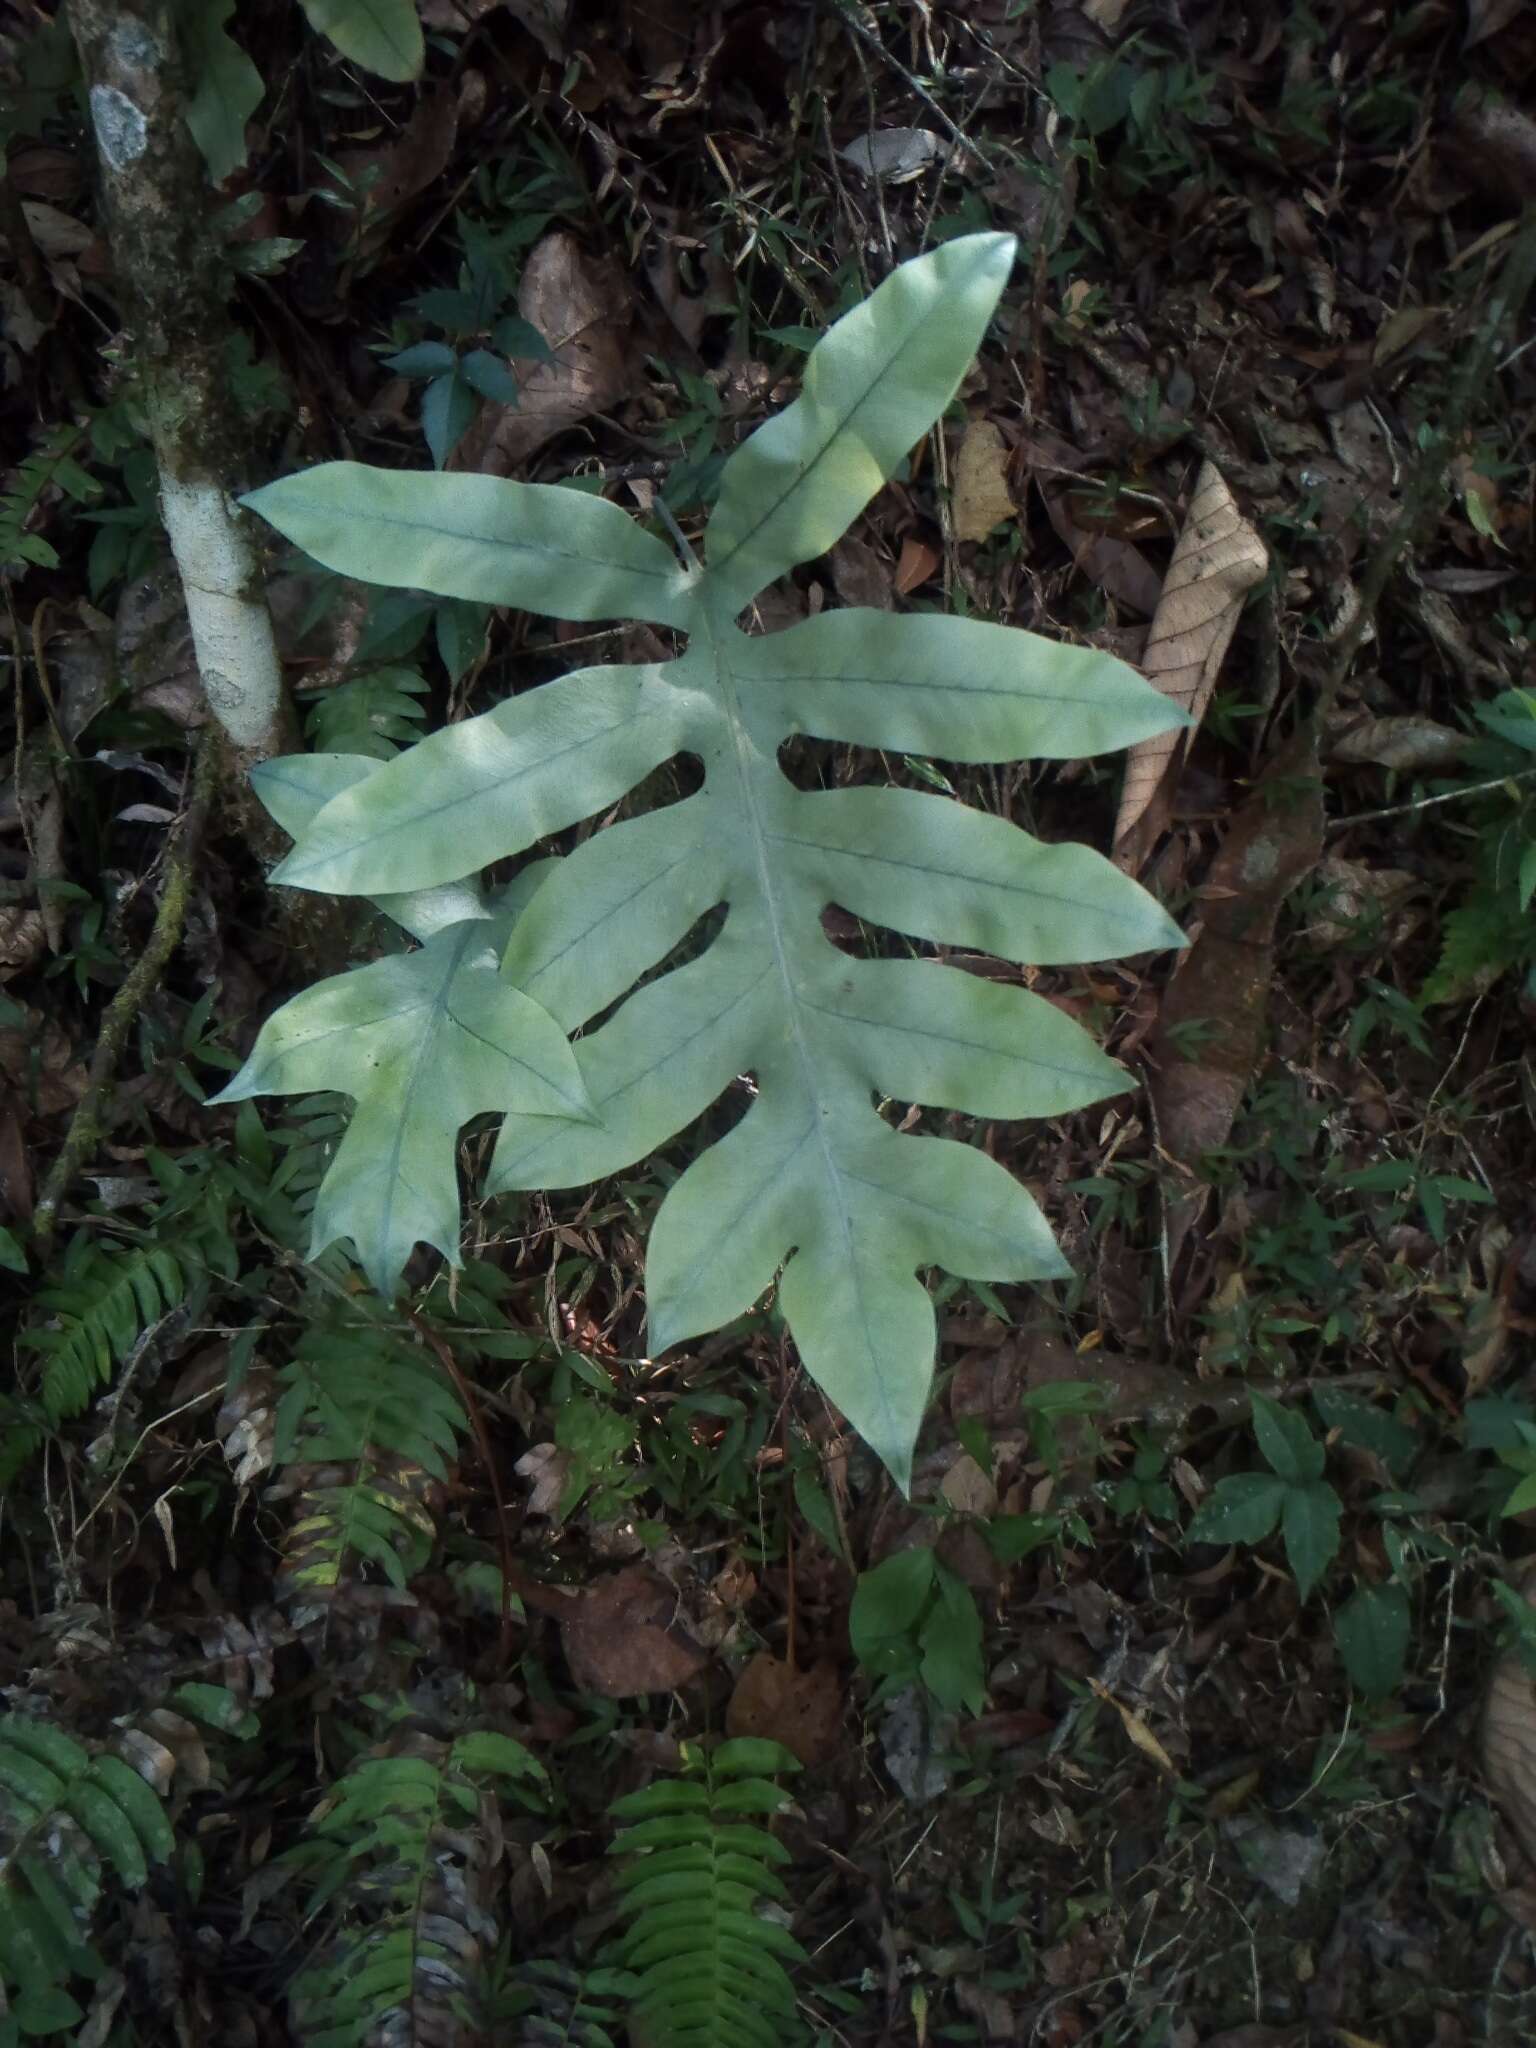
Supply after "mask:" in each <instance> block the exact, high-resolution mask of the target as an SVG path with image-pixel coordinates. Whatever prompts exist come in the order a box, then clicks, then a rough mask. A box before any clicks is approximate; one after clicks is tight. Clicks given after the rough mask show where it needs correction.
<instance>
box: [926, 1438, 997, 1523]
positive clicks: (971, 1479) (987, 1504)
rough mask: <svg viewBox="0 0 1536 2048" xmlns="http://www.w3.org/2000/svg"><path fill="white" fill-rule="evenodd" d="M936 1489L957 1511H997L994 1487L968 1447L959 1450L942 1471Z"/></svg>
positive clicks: (981, 1513)
mask: <svg viewBox="0 0 1536 2048" xmlns="http://www.w3.org/2000/svg"><path fill="white" fill-rule="evenodd" d="M939 1492H940V1493H941V1494H942V1495H943V1496H944V1498H945V1500H946V1501H948V1503H949V1505H950V1506H951V1507H952V1508H953V1509H954V1511H955V1513H956V1514H957V1515H991V1514H995V1513H996V1512H997V1487H996V1485H995V1484H994V1483H993V1481H992V1480H991V1479H990V1478H989V1477H988V1475H987V1474H986V1473H985V1472H983V1471H982V1469H981V1467H980V1466H979V1465H978V1464H977V1462H976V1460H975V1459H974V1458H973V1457H972V1456H971V1454H970V1452H969V1451H962V1452H961V1453H960V1455H959V1456H958V1457H957V1458H956V1459H955V1462H954V1463H953V1464H952V1465H951V1466H950V1468H949V1470H948V1471H947V1472H946V1473H945V1474H944V1477H943V1479H942V1480H940V1482H939Z"/></svg>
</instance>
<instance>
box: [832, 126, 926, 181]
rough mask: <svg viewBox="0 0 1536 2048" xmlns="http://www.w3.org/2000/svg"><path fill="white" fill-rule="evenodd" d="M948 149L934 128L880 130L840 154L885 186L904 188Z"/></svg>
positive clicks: (855, 141) (846, 161)
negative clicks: (903, 186)
mask: <svg viewBox="0 0 1536 2048" xmlns="http://www.w3.org/2000/svg"><path fill="white" fill-rule="evenodd" d="M947 147H948V145H947V144H946V143H945V142H944V141H943V140H942V139H941V138H940V137H939V136H937V135H935V134H934V132H933V130H932V129H931V128H881V129H879V130H877V131H876V133H875V134H873V135H860V136H857V137H855V139H854V140H853V141H852V142H850V143H849V145H848V147H847V148H846V149H845V150H843V151H842V152H841V154H842V159H843V162H844V163H845V164H852V165H853V168H854V169H855V170H856V171H858V172H860V173H861V174H862V175H863V176H864V177H866V178H875V179H878V180H879V182H880V183H881V184H882V185H905V184H906V183H907V182H908V181H909V179H912V178H919V177H921V176H922V174H923V172H924V171H926V170H927V168H928V166H929V165H930V164H931V163H934V162H936V161H937V160H938V158H940V157H941V156H943V154H944V152H945V150H946V148H947Z"/></svg>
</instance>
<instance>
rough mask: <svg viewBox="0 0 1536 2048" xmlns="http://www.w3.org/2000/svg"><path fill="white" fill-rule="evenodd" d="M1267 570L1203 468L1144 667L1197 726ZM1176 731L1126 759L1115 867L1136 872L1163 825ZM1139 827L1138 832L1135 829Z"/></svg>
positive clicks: (1253, 539)
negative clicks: (1161, 807) (1160, 806)
mask: <svg viewBox="0 0 1536 2048" xmlns="http://www.w3.org/2000/svg"><path fill="white" fill-rule="evenodd" d="M1268 569H1269V556H1268V554H1267V553H1266V551H1265V547H1264V543H1263V541H1261V540H1260V538H1259V536H1258V534H1257V532H1256V531H1255V529H1254V528H1253V527H1252V526H1251V525H1250V524H1249V523H1248V521H1247V520H1246V519H1245V518H1244V517H1243V515H1242V513H1241V512H1240V511H1239V510H1238V508H1237V501H1236V500H1235V499H1234V498H1233V496H1232V493H1231V491H1230V490H1229V489H1228V488H1227V484H1226V481H1225V479H1224V478H1223V476H1222V474H1221V472H1220V470H1218V469H1217V467H1216V465H1215V464H1214V463H1213V462H1207V463H1204V464H1203V465H1202V466H1201V470H1200V475H1199V478H1198V479H1197V481H1196V484H1195V494H1194V497H1193V499H1192V500H1191V501H1190V507H1189V516H1188V517H1187V519H1186V520H1185V522H1184V530H1183V532H1182V533H1181V534H1180V535H1179V540H1178V545H1177V546H1176V547H1175V549H1174V551H1173V559H1172V561H1171V562H1170V563H1169V564H1168V574H1167V576H1166V577H1165V578H1164V581H1163V594H1162V597H1161V598H1160V599H1159V601H1158V606H1157V611H1156V613H1155V614H1154V616H1153V620H1152V631H1151V634H1150V635H1149V637H1148V640H1147V648H1146V652H1145V654H1144V655H1143V656H1142V662H1141V666H1142V671H1143V673H1144V674H1145V675H1146V676H1147V678H1148V680H1149V681H1151V682H1153V683H1155V684H1156V685H1157V687H1158V689H1160V690H1161V691H1162V692H1163V693H1164V695H1165V696H1168V697H1172V698H1173V700H1174V702H1175V703H1176V704H1179V705H1181V706H1182V707H1183V708H1184V710H1186V711H1187V712H1188V713H1189V715H1190V717H1191V718H1192V719H1193V720H1194V722H1195V723H1196V724H1197V725H1198V724H1199V722H1200V720H1201V718H1202V717H1203V716H1204V714H1205V707H1206V705H1207V704H1208V703H1209V702H1210V699H1211V692H1212V691H1213V690H1214V689H1215V687H1216V677H1217V675H1218V673H1219V672H1220V669H1221V664H1222V661H1223V659H1224V658H1225V655H1226V652H1227V649H1228V647H1229V646H1230V645H1231V643H1232V635H1233V634H1234V633H1235V632H1236V631H1237V621H1238V618H1239V617H1240V615H1241V613H1242V609H1243V600H1244V598H1245V597H1246V596H1247V593H1248V592H1249V591H1250V590H1252V588H1253V587H1254V585H1255V584H1256V583H1261V582H1262V581H1263V579H1264V577H1265V575H1266V574H1267V572H1268ZM1181 753H1182V745H1181V741H1180V738H1179V735H1178V734H1177V733H1171V732H1170V733H1159V734H1158V735H1157V736H1156V737H1155V738H1153V739H1149V740H1141V741H1139V742H1138V743H1137V744H1136V745H1135V746H1134V747H1132V748H1131V750H1130V755H1129V758H1128V760H1127V762H1126V770H1125V788H1124V789H1123V791H1122V792H1121V796H1120V814H1119V816H1118V817H1117V818H1116V820H1115V852H1114V858H1115V861H1116V864H1117V865H1118V866H1120V867H1123V868H1125V869H1126V870H1127V872H1129V873H1134V872H1135V871H1136V870H1137V869H1138V868H1139V867H1140V866H1141V865H1142V863H1143V861H1144V860H1145V858H1146V855H1147V854H1148V853H1149V852H1150V850H1151V844H1152V840H1153V839H1154V838H1155V837H1156V835H1157V833H1158V831H1160V829H1161V818H1160V816H1159V814H1158V811H1157V810H1156V809H1155V808H1154V799H1155V798H1156V797H1157V796H1158V794H1159V791H1160V790H1161V788H1162V786H1163V783H1164V778H1165V776H1166V774H1167V772H1168V769H1169V767H1170V765H1171V763H1172V762H1173V761H1174V759H1175V756H1176V755H1180V754H1181ZM1138 827H1140V829H1139V830H1138Z"/></svg>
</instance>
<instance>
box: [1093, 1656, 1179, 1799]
mask: <svg viewBox="0 0 1536 2048" xmlns="http://www.w3.org/2000/svg"><path fill="white" fill-rule="evenodd" d="M1088 1683H1089V1684H1090V1685H1091V1686H1092V1688H1093V1690H1094V1692H1095V1693H1096V1694H1097V1695H1098V1697H1099V1698H1100V1699H1101V1700H1104V1701H1106V1702H1107V1703H1108V1704H1109V1705H1110V1706H1112V1707H1113V1708H1114V1710H1115V1712H1116V1713H1117V1714H1118V1715H1119V1716H1120V1723H1121V1726H1122V1727H1123V1728H1124V1729H1125V1732H1126V1734H1127V1735H1128V1736H1129V1737H1130V1738H1131V1740H1132V1742H1134V1743H1135V1745H1136V1747H1137V1748H1138V1749H1139V1750H1140V1751H1141V1753H1142V1755H1143V1756H1149V1757H1150V1758H1151V1759H1152V1761H1153V1763H1155V1764H1156V1765H1157V1768H1158V1769H1159V1770H1160V1771H1161V1772H1163V1774H1164V1775H1165V1776H1166V1777H1169V1778H1176V1777H1177V1776H1178V1775H1179V1769H1178V1765H1177V1764H1176V1763H1175V1762H1174V1760H1173V1758H1172V1757H1171V1756H1170V1755H1169V1754H1168V1752H1167V1750H1166V1749H1164V1747H1163V1745H1162V1744H1161V1743H1160V1742H1159V1741H1158V1739H1157V1737H1156V1736H1155V1735H1154V1734H1153V1733H1152V1730H1151V1729H1150V1728H1149V1727H1148V1726H1147V1724H1146V1722H1145V1721H1144V1720H1143V1719H1142V1717H1141V1716H1140V1714H1138V1713H1137V1711H1136V1709H1135V1708H1134V1707H1128V1706H1127V1705H1126V1704H1125V1702H1124V1700H1120V1699H1116V1697H1115V1695H1114V1694H1113V1693H1112V1692H1111V1691H1110V1689H1109V1687H1108V1686H1107V1685H1101V1684H1100V1683H1099V1681H1098V1679H1096V1678H1090V1679H1089V1681H1088Z"/></svg>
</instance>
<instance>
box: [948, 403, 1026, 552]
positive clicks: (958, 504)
mask: <svg viewBox="0 0 1536 2048" xmlns="http://www.w3.org/2000/svg"><path fill="white" fill-rule="evenodd" d="M953 513H954V522H955V539H956V540H985V539H986V538H987V536H988V534H990V533H992V532H993V531H995V529H996V528H997V527H999V526H1001V525H1002V524H1003V522H1004V521H1005V520H1008V519H1011V518H1012V517H1013V494H1012V492H1011V491H1010V490H1009V488H1008V446H1007V443H1006V442H1005V441H1004V439H1003V437H1002V435H1001V434H1000V433H999V432H998V430H997V428H996V427H994V426H993V424H992V422H991V421H990V420H972V421H971V423H970V425H969V426H968V427H967V428H966V430H965V433H964V434H963V435H962V437H961V441H960V452H959V454H958V455H957V456H956V458H955V496H954V506H953Z"/></svg>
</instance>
